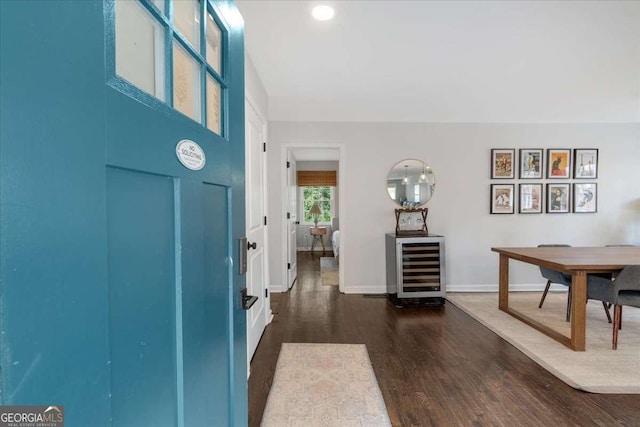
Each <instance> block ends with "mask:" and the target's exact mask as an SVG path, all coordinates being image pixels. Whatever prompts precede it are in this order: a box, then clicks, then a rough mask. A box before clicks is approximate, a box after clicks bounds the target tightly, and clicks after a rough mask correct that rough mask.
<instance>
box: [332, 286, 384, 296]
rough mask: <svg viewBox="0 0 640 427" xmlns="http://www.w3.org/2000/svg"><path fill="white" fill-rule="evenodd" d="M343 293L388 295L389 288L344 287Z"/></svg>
mask: <svg viewBox="0 0 640 427" xmlns="http://www.w3.org/2000/svg"><path fill="white" fill-rule="evenodd" d="M342 292H344V293H345V294H381V295H383V294H386V293H387V288H386V287H382V288H381V287H380V286H343V287H342Z"/></svg>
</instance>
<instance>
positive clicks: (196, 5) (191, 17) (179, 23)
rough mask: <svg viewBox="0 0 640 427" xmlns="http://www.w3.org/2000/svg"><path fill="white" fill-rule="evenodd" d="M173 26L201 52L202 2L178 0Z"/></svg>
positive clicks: (174, 3) (174, 10)
mask: <svg viewBox="0 0 640 427" xmlns="http://www.w3.org/2000/svg"><path fill="white" fill-rule="evenodd" d="M173 24H174V26H175V27H176V28H177V29H178V31H180V33H181V34H182V35H183V36H184V37H185V38H186V39H187V41H189V43H191V46H193V47H194V48H195V50H196V51H198V52H200V2H199V1H197V0H177V1H174V2H173Z"/></svg>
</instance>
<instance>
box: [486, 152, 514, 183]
mask: <svg viewBox="0 0 640 427" xmlns="http://www.w3.org/2000/svg"><path fill="white" fill-rule="evenodd" d="M515 158H516V150H515V149H513V148H508V149H507V148H493V149H492V150H491V179H513V178H515V163H516V162H515Z"/></svg>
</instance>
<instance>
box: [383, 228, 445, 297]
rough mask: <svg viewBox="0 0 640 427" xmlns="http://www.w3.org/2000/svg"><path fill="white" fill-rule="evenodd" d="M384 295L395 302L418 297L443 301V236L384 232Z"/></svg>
mask: <svg viewBox="0 0 640 427" xmlns="http://www.w3.org/2000/svg"><path fill="white" fill-rule="evenodd" d="M386 258H387V294H388V295H389V298H391V299H392V300H394V301H397V300H402V299H403V298H404V299H408V298H412V299H413V298H421V299H425V300H426V299H429V301H431V302H433V303H437V304H443V303H444V297H445V283H446V282H445V268H444V267H445V266H444V259H445V257H444V237H442V236H438V235H433V234H430V235H428V236H420V237H417V236H416V237H406V236H396V234H395V233H388V234H387V235H386Z"/></svg>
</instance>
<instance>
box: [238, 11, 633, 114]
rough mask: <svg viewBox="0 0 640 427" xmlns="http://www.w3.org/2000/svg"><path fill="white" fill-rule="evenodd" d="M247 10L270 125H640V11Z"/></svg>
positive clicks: (249, 42) (250, 40)
mask: <svg viewBox="0 0 640 427" xmlns="http://www.w3.org/2000/svg"><path fill="white" fill-rule="evenodd" d="M236 3H237V5H238V8H239V9H240V12H241V13H242V15H243V17H244V19H245V28H246V48H247V50H248V53H249V56H250V57H251V60H252V62H253V63H254V64H255V67H256V69H257V71H258V74H259V75H260V78H261V80H262V83H263V85H264V86H265V89H266V91H267V94H268V96H269V119H270V120H292V121H415V122H555V123H558V122H579V123H580V122H613V123H616V122H640V1H586V2H583V1H419V0H414V1H400V0H398V1H381V0H369V1H344V0H343V1H326V2H317V1H302V0H287V1H269V0H256V1H243V0H239V1H236ZM319 3H324V4H331V5H332V6H333V7H334V8H335V11H336V15H335V18H334V19H333V20H332V21H327V22H319V21H315V20H314V19H313V18H312V17H311V15H310V10H311V8H312V6H314V5H316V4H319Z"/></svg>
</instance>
